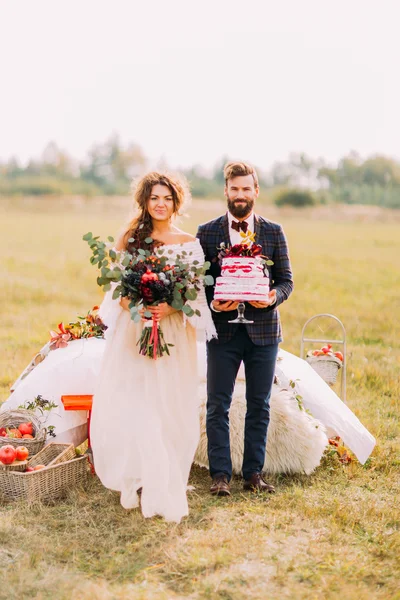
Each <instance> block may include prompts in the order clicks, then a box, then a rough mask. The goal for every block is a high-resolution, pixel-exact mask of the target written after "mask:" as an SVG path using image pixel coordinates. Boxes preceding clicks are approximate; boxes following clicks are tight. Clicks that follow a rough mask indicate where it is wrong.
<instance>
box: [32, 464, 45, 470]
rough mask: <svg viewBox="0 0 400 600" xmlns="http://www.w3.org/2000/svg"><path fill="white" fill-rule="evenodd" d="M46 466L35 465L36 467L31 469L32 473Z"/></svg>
mask: <svg viewBox="0 0 400 600" xmlns="http://www.w3.org/2000/svg"><path fill="white" fill-rule="evenodd" d="M45 466H46V465H36V467H33V470H34V471H40V469H44V468H45Z"/></svg>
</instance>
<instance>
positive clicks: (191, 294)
mask: <svg viewBox="0 0 400 600" xmlns="http://www.w3.org/2000/svg"><path fill="white" fill-rule="evenodd" d="M185 298H186V300H196V298H197V292H196V290H194V289H193V288H189V289H188V290H186V293H185Z"/></svg>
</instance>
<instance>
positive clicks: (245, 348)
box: [207, 325, 278, 480]
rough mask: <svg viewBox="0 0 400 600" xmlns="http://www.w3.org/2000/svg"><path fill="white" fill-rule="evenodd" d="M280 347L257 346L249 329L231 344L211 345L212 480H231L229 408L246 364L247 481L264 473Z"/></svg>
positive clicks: (243, 329) (241, 330) (242, 330)
mask: <svg viewBox="0 0 400 600" xmlns="http://www.w3.org/2000/svg"><path fill="white" fill-rule="evenodd" d="M277 354H278V344H270V345H268V346H256V345H255V344H253V342H252V341H251V339H250V338H249V336H248V334H247V330H246V326H245V325H239V327H238V329H237V332H236V334H235V335H234V336H233V338H232V339H231V340H229V342H226V343H224V344H218V343H216V341H214V340H211V341H210V342H208V343H207V395H208V399H207V437H208V460H209V464H210V475H211V477H215V476H216V475H219V474H224V475H226V476H227V478H228V480H230V478H231V476H232V462H231V453H230V444H229V409H230V405H231V402H232V394H233V390H234V387H235V380H236V376H237V373H238V370H239V367H240V364H241V362H242V361H243V363H244V368H245V375H246V401H247V412H246V420H245V428H244V455H243V477H244V479H249V478H250V476H251V475H252V474H253V473H261V471H262V469H263V467H264V460H265V446H266V442H267V429H268V424H269V399H270V396H271V388H272V383H273V380H274V373H275V363H276V357H277Z"/></svg>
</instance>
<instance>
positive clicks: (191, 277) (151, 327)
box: [83, 233, 213, 359]
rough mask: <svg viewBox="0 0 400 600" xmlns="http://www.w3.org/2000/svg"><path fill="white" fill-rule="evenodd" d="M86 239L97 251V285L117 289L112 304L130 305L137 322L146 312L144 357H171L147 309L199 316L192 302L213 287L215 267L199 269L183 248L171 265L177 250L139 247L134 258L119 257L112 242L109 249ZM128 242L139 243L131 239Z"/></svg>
mask: <svg viewBox="0 0 400 600" xmlns="http://www.w3.org/2000/svg"><path fill="white" fill-rule="evenodd" d="M83 239H84V240H85V241H87V243H88V244H89V246H90V248H91V250H92V256H91V258H90V262H91V263H92V265H97V267H98V268H99V269H100V276H99V277H98V278H97V283H98V285H100V286H101V287H102V288H103V290H104V291H105V292H107V291H109V290H111V288H112V285H113V287H114V290H113V299H117V298H119V297H122V298H128V299H129V300H130V303H129V310H130V314H131V318H132V320H133V321H135V322H139V321H140V320H141V318H142V316H141V314H142V309H143V310H144V313H143V314H144V317H145V318H146V322H145V326H144V328H143V331H142V334H141V337H140V339H139V342H138V345H139V352H140V354H142V355H143V356H148V357H150V358H154V359H156V358H157V357H161V356H163V354H169V346H171V345H172V344H168V343H167V342H165V340H164V335H163V332H162V329H161V327H160V325H159V324H158V323H157V322H156V321H155V320H153V319H152V314H151V312H150V311H148V310H146V309H147V308H148V307H149V306H157V305H158V304H161V303H162V302H166V303H167V304H169V305H170V306H172V307H173V308H176V309H177V310H182V311H183V312H184V314H185V315H187V316H188V317H191V316H192V315H194V314H196V315H198V316H200V311H199V310H198V309H193V308H192V307H191V306H190V302H191V301H194V300H196V298H197V294H198V292H199V290H200V288H201V286H202V285H212V284H213V278H212V277H211V275H206V271H207V270H208V269H209V267H210V263H208V262H205V263H204V264H203V265H200V264H199V262H198V261H196V260H195V261H191V260H190V255H191V252H189V253H188V252H186V251H185V250H184V249H182V251H181V253H180V254H178V255H177V256H176V257H175V258H174V260H173V262H172V263H170V262H169V261H168V255H169V254H172V252H173V251H172V250H166V249H164V248H163V247H162V246H160V247H158V248H157V250H156V251H155V250H145V249H143V248H138V249H135V250H133V251H132V252H131V253H130V252H127V251H120V252H118V251H117V250H114V249H113V248H111V247H110V245H111V244H112V243H113V242H114V239H113V238H112V237H109V238H108V241H109V242H110V244H106V243H105V242H103V241H101V240H100V239H99V238H98V237H93V234H92V233H87V234H86V235H84V236H83ZM129 241H130V242H133V241H134V240H133V239H132V238H131V239H130V240H129ZM152 242H153V240H152V238H151V237H148V238H146V240H145V243H146V244H148V245H150V244H152Z"/></svg>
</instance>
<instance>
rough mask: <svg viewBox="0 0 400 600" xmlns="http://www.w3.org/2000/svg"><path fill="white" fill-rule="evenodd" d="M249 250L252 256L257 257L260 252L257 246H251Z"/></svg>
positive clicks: (260, 249)
mask: <svg viewBox="0 0 400 600" xmlns="http://www.w3.org/2000/svg"><path fill="white" fill-rule="evenodd" d="M250 250H251V254H252V256H258V255H259V254H261V252H262V247H261V246H260V245H259V244H252V246H251V248H250Z"/></svg>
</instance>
